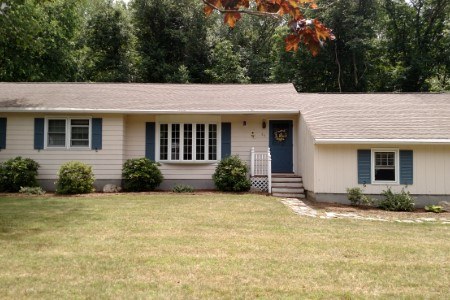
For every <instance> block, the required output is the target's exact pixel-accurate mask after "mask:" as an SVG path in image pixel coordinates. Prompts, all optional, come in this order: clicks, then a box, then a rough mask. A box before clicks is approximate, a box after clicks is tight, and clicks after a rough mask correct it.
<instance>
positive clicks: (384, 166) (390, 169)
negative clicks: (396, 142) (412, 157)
mask: <svg viewBox="0 0 450 300" xmlns="http://www.w3.org/2000/svg"><path fill="white" fill-rule="evenodd" d="M375 181H395V152H375Z"/></svg>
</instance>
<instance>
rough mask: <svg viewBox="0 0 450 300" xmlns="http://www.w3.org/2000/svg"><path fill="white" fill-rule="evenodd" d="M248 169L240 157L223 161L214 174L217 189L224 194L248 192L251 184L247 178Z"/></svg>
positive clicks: (230, 157) (227, 158) (232, 157)
mask: <svg viewBox="0 0 450 300" xmlns="http://www.w3.org/2000/svg"><path fill="white" fill-rule="evenodd" d="M247 175H248V168H247V165H246V164H245V162H243V161H242V160H241V159H240V158H239V157H238V156H234V155H233V156H229V157H226V158H224V159H222V160H221V161H220V162H219V165H218V166H217V168H216V171H215V172H214V174H213V181H214V184H215V185H216V188H217V189H218V190H219V191H223V192H246V191H248V190H250V187H251V182H250V179H248V177H247Z"/></svg>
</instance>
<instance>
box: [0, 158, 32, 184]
mask: <svg viewBox="0 0 450 300" xmlns="http://www.w3.org/2000/svg"><path fill="white" fill-rule="evenodd" d="M38 169H39V164H38V163H37V162H35V161H34V160H32V159H31V158H22V157H21V156H18V157H15V158H11V159H8V160H7V161H5V162H4V163H2V164H0V191H2V192H18V191H19V190H20V188H21V187H22V186H33V187H34V186H38V184H37V180H36V177H37V175H38Z"/></svg>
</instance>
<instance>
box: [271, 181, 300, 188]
mask: <svg viewBox="0 0 450 300" xmlns="http://www.w3.org/2000/svg"><path fill="white" fill-rule="evenodd" d="M272 187H294V188H303V183H302V182H276V181H275V182H274V181H272Z"/></svg>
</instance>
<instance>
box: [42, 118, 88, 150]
mask: <svg viewBox="0 0 450 300" xmlns="http://www.w3.org/2000/svg"><path fill="white" fill-rule="evenodd" d="M49 120H65V121H66V140H65V142H66V145H65V146H49V145H48V121H49ZM70 120H89V145H88V146H84V147H80V146H74V147H71V146H70V137H71V136H72V126H71V125H70ZM91 148H92V117H61V116H54V117H53V116H52V117H45V123H44V149H49V150H53V149H55V150H66V149H71V150H77V149H79V150H86V149H91Z"/></svg>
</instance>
